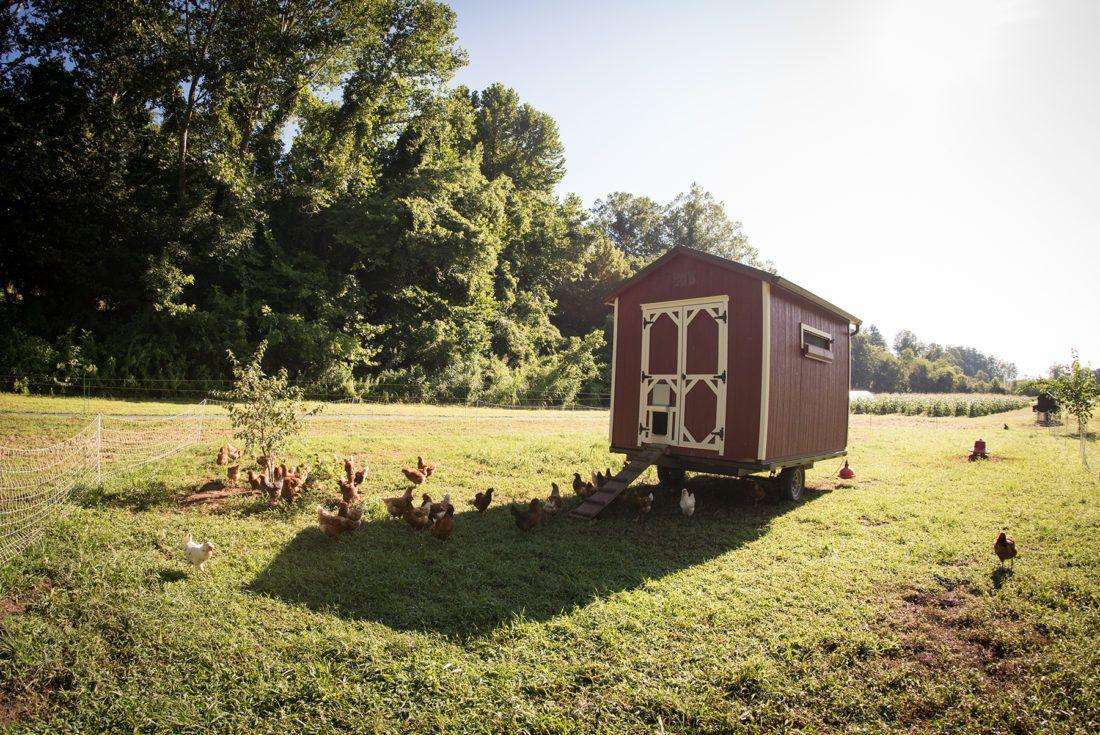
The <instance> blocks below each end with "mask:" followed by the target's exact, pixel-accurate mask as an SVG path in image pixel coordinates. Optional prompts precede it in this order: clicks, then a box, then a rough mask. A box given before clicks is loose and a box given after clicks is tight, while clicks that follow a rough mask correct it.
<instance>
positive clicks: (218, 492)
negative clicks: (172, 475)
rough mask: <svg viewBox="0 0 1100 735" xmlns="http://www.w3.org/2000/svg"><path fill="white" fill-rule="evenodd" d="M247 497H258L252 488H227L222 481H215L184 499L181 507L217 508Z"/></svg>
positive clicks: (181, 500) (181, 501)
mask: <svg viewBox="0 0 1100 735" xmlns="http://www.w3.org/2000/svg"><path fill="white" fill-rule="evenodd" d="M245 495H256V493H255V492H253V491H252V488H250V487H225V485H224V483H222V482H221V480H214V481H212V482H208V483H206V484H205V485H203V486H202V487H201V488H199V490H198V491H197V492H193V493H191V494H190V495H185V496H184V497H182V498H181V499H180V505H181V506H184V507H194V506H204V507H209V508H217V507H218V506H220V505H221V504H222V503H224V502H225V501H226V500H229V499H230V498H239V497H242V496H245Z"/></svg>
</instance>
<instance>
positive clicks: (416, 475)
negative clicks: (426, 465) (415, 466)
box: [401, 469, 426, 485]
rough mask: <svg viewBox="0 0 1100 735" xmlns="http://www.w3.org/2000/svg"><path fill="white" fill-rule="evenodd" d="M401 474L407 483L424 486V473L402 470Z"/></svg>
mask: <svg viewBox="0 0 1100 735" xmlns="http://www.w3.org/2000/svg"><path fill="white" fill-rule="evenodd" d="M401 474H403V475H404V476H405V479H406V480H408V481H409V482H411V483H412V484H414V485H422V484H424V480H425V479H426V478H425V476H424V473H423V472H421V471H420V470H406V469H402V470H401Z"/></svg>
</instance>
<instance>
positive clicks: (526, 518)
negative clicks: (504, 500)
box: [508, 498, 542, 531]
mask: <svg viewBox="0 0 1100 735" xmlns="http://www.w3.org/2000/svg"><path fill="white" fill-rule="evenodd" d="M508 507H509V508H510V509H511V511H512V517H513V518H515V519H516V528H518V529H519V530H521V531H530V530H531V529H532V528H534V527H535V526H537V525H539V523H540V522H541V521H542V501H541V500H539V499H538V498H532V499H531V503H530V504H529V505H528V506H527V510H517V509H516V506H515V505H510V506H508Z"/></svg>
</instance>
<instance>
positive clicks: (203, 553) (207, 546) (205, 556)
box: [183, 531, 214, 572]
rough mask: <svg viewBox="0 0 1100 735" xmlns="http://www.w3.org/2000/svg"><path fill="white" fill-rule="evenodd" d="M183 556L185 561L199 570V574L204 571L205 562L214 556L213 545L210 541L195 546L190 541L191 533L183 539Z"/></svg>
mask: <svg viewBox="0 0 1100 735" xmlns="http://www.w3.org/2000/svg"><path fill="white" fill-rule="evenodd" d="M183 555H184V557H185V558H186V559H187V561H189V562H191V563H192V564H194V565H195V566H196V567H198V568H199V571H200V572H205V571H206V562H207V561H209V560H210V557H211V556H213V555H214V544H213V543H212V542H210V541H206V543H202V544H196V543H195V542H194V541H192V540H191V532H190V531H188V532H187V535H186V536H185V537H184V538H183Z"/></svg>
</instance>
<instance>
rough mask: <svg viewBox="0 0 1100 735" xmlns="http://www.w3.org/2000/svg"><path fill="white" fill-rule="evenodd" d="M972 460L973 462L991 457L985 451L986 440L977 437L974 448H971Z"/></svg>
mask: <svg viewBox="0 0 1100 735" xmlns="http://www.w3.org/2000/svg"><path fill="white" fill-rule="evenodd" d="M969 459H970V461H971V462H973V461H974V460H976V459H989V454H987V453H986V451H985V440H984V439H975V440H974V448H973V449H971V450H970V457H969Z"/></svg>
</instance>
